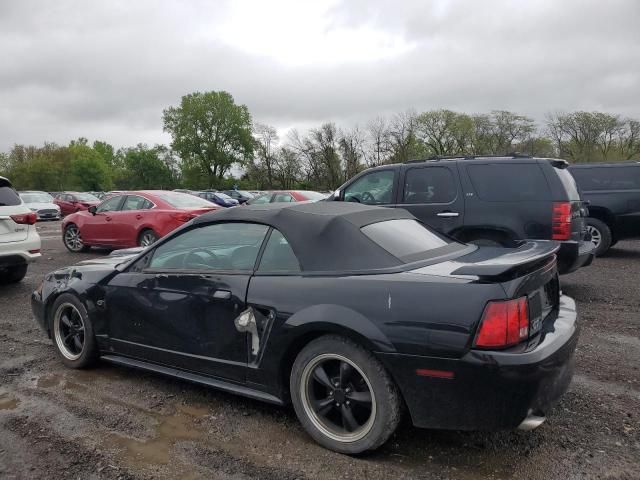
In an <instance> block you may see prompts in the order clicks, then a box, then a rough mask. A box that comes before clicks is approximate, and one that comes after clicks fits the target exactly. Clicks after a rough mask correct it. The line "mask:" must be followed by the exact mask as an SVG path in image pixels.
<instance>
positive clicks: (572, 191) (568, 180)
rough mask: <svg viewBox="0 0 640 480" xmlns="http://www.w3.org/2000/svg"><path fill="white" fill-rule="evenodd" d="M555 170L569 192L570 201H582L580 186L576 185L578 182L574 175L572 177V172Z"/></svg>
mask: <svg viewBox="0 0 640 480" xmlns="http://www.w3.org/2000/svg"><path fill="white" fill-rule="evenodd" d="M553 170H554V171H555V172H556V173H557V174H558V178H560V182H561V183H562V186H563V187H564V189H565V191H566V192H567V195H568V198H569V200H580V193H578V185H576V180H575V179H574V178H573V175H571V172H569V170H567V169H566V168H554V169H553Z"/></svg>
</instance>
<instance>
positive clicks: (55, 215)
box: [19, 191, 61, 220]
mask: <svg viewBox="0 0 640 480" xmlns="http://www.w3.org/2000/svg"><path fill="white" fill-rule="evenodd" d="M19 195H20V198H21V199H22V201H23V202H24V204H25V205H26V206H27V207H29V209H30V210H31V211H32V212H36V215H38V220H60V217H61V215H60V207H59V206H58V205H56V204H55V203H53V197H52V196H51V195H49V194H48V193H47V192H34V191H30V192H20V193H19Z"/></svg>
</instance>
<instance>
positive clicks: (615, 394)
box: [0, 222, 640, 479]
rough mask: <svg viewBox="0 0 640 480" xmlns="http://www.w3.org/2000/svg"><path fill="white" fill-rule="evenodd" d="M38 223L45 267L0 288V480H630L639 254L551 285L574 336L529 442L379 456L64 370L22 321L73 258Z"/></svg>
mask: <svg viewBox="0 0 640 480" xmlns="http://www.w3.org/2000/svg"><path fill="white" fill-rule="evenodd" d="M59 228H60V224H59V222H54V223H40V224H38V229H39V231H40V234H41V236H42V238H43V257H42V259H40V261H39V262H38V263H36V264H35V265H33V266H32V267H31V268H30V270H29V273H28V276H27V278H26V279H25V280H24V281H23V282H22V283H21V284H17V285H12V286H2V287H1V288H0V478H12V476H13V477H16V478H47V479H50V478H83V479H84V478H188V479H191V478H216V479H217V478H221V479H296V478H300V479H302V478H308V479H324V478H358V479H360V478H366V479H378V478H380V479H382V478H460V479H476V478H533V479H556V478H558V479H560V478H562V479H572V478H585V477H591V478H640V473H639V472H640V243H639V242H620V243H619V244H617V245H616V247H614V248H613V249H612V251H611V253H610V255H608V256H607V257H605V258H600V259H597V260H596V262H595V264H594V265H593V266H591V267H588V268H584V269H581V270H579V271H578V272H576V273H574V274H571V275H568V276H565V277H562V279H561V281H562V286H563V290H564V291H565V293H567V294H568V295H570V296H571V297H574V298H575V299H576V301H577V304H578V309H579V315H580V319H581V325H582V332H581V337H580V342H579V345H578V349H577V352H576V375H575V377H574V382H573V384H572V386H571V388H570V391H569V392H568V393H567V394H566V395H565V396H564V397H563V399H562V401H561V402H560V404H559V405H558V406H557V407H556V408H555V409H554V411H553V412H552V414H551V416H550V417H549V419H548V421H547V423H546V424H544V425H543V426H542V427H540V428H539V429H538V430H536V431H534V432H519V431H518V432H499V433H470V432H439V431H425V430H418V429H414V428H412V427H411V426H409V425H408V423H406V424H405V425H403V426H401V428H400V429H399V430H398V433H397V434H396V435H395V436H394V437H392V439H391V440H390V441H389V442H388V443H387V444H386V445H385V446H384V447H383V448H381V449H380V450H379V451H377V452H374V453H373V454H369V455H366V456H363V457H359V458H350V457H347V456H343V455H339V454H336V453H333V452H330V451H328V450H325V449H323V448H322V447H320V446H318V445H317V444H316V443H315V442H313V441H312V440H311V439H310V438H309V437H308V436H307V435H306V434H305V432H304V431H303V430H302V427H301V426H300V425H299V423H298V421H297V420H296V417H295V415H294V413H293V411H292V409H288V408H278V407H273V406H270V405H265V404H261V403H259V402H255V401H251V400H247V399H244V398H241V397H237V396H233V395H230V394H225V393H221V392H217V391H214V390H211V389H206V388H204V387H200V386H195V385H191V384H188V383H184V382H180V381H177V380H173V379H169V378H164V377H160V376H157V375H153V374H148V373H140V372H138V371H135V370H128V369H124V368H119V367H115V366H110V365H106V364H101V365H99V366H98V367H97V368H95V369H93V370H86V371H75V370H69V369H65V368H64V367H63V366H62V363H61V362H60V361H59V360H58V359H57V357H56V354H55V351H54V348H53V346H52V345H51V343H50V342H49V341H48V340H47V339H46V337H45V336H44V334H43V333H42V332H41V331H40V330H39V328H38V327H37V325H36V324H35V322H34V321H33V320H32V318H31V312H30V306H29V301H28V298H29V294H30V292H31V291H32V290H33V289H35V288H36V286H37V284H38V283H39V281H40V279H41V278H42V275H43V274H44V273H46V272H48V271H51V270H53V269H55V268H58V267H61V266H64V265H68V264H72V263H75V262H77V261H78V260H80V259H82V258H90V257H92V256H100V255H104V253H100V252H92V253H90V254H83V255H72V254H70V253H68V252H67V251H66V249H65V248H64V246H63V245H62V242H61V240H60V238H59V237H60V234H59Z"/></svg>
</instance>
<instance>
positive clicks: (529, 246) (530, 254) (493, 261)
mask: <svg viewBox="0 0 640 480" xmlns="http://www.w3.org/2000/svg"><path fill="white" fill-rule="evenodd" d="M559 249H560V244H559V243H558V242H554V241H549V240H539V241H535V242H525V243H523V244H522V245H520V246H519V247H518V248H515V249H500V250H504V252H506V253H504V254H500V255H496V256H495V257H493V258H490V259H488V260H484V261H481V262H476V263H469V264H467V265H464V266H462V267H460V268H458V269H456V270H454V271H453V272H451V273H452V274H453V275H476V276H478V277H500V276H503V275H504V274H506V273H507V272H512V271H514V272H515V271H521V270H522V269H523V268H529V267H535V266H536V265H538V264H540V263H542V262H543V261H545V260H547V259H549V258H550V257H551V256H554V255H555V253H556V252H557V251H558V250H559Z"/></svg>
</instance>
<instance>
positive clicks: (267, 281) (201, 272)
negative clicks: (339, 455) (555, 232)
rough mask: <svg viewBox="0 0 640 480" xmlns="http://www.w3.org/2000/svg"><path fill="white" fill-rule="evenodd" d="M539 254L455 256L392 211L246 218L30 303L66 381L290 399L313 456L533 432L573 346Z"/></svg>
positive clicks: (49, 285)
mask: <svg viewBox="0 0 640 480" xmlns="http://www.w3.org/2000/svg"><path fill="white" fill-rule="evenodd" d="M556 250H557V245H555V244H554V243H552V242H530V243H525V244H522V245H520V246H519V247H518V248H514V249H502V248H489V247H477V246H473V245H464V244H460V243H457V242H455V241H452V240H450V239H448V238H444V237H442V236H440V235H438V234H436V233H434V232H433V231H431V230H429V229H428V228H426V227H424V226H423V225H421V224H420V223H418V222H417V221H416V219H415V218H414V217H413V216H412V215H411V214H409V213H408V212H406V211H404V210H401V209H391V208H376V207H368V206H363V205H358V204H349V203H342V204H336V203H315V204H297V205H294V206H282V205H275V204H273V205H255V206H250V207H246V208H232V209H226V210H222V211H217V212H212V213H208V214H205V215H202V216H200V217H198V218H196V219H194V220H193V221H191V222H190V223H189V224H187V225H185V226H184V227H182V228H181V229H179V230H177V231H175V232H174V233H173V234H171V235H169V236H167V237H165V238H163V239H162V240H160V241H159V242H157V243H156V244H154V245H152V246H150V247H147V248H146V249H144V250H134V251H120V252H116V253H115V254H112V255H110V256H108V257H105V258H101V259H96V260H89V261H85V262H82V263H80V264H79V265H76V266H72V267H67V268H64V269H61V270H58V271H55V272H53V273H50V274H48V275H47V276H46V278H45V280H44V282H43V283H42V285H41V286H40V287H39V288H38V290H37V291H36V292H34V293H33V297H32V306H33V311H34V313H35V316H36V318H37V320H38V322H39V323H40V325H41V326H42V327H43V328H44V329H45V331H46V332H47V333H48V334H49V336H50V337H51V338H52V339H53V342H54V344H55V346H56V348H57V350H58V352H59V354H60V358H61V360H62V362H64V363H65V364H66V365H67V366H69V367H72V368H80V367H85V366H88V365H89V364H90V363H91V362H93V361H94V360H96V359H97V358H99V357H100V358H102V359H103V360H106V361H109V362H113V363H116V364H120V365H126V366H131V367H137V368H142V369H146V370H151V371H155V372H159V373H163V374H166V375H171V376H174V377H178V378H182V379H186V380H190V381H193V382H198V383H201V384H205V385H210V386H212V387H215V388H219V389H222V390H226V391H229V392H234V393H237V394H241V395H246V396H248V397H252V398H257V399H260V400H264V401H267V402H272V403H275V404H285V403H288V402H289V401H291V402H292V403H293V406H294V408H295V411H296V413H297V415H298V417H299V419H300V421H301V422H302V424H303V426H304V427H305V429H306V430H307V432H308V433H309V434H310V435H311V436H312V437H313V438H314V439H315V440H316V441H318V442H319V443H320V444H322V445H324V446H326V447H328V448H330V449H333V450H336V451H339V452H344V453H359V452H363V451H365V450H370V449H374V448H376V447H378V446H380V445H382V444H383V443H384V442H385V441H386V440H387V439H388V438H389V436H390V435H391V434H392V433H393V431H394V430H395V428H396V426H397V425H398V422H399V420H400V416H401V413H402V412H403V411H405V410H406V411H408V413H409V415H410V416H411V420H412V421H413V424H414V425H416V426H418V427H425V428H446V429H490V430H493V429H505V428H506V429H509V428H516V427H520V428H525V429H531V428H534V427H536V426H537V425H539V424H540V423H542V421H544V418H545V414H546V413H547V412H548V410H549V408H550V406H551V405H552V404H553V403H554V402H555V401H556V400H557V399H558V397H559V396H560V395H561V394H562V393H563V392H564V391H565V390H566V388H567V386H568V384H569V382H570V380H571V375H572V367H573V351H574V349H575V345H576V342H577V338H578V326H577V321H576V312H575V305H574V302H573V301H572V300H571V299H570V298H568V297H565V296H563V295H561V292H560V289H559V286H558V274H557V269H556V258H555V252H556Z"/></svg>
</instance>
